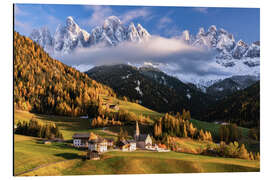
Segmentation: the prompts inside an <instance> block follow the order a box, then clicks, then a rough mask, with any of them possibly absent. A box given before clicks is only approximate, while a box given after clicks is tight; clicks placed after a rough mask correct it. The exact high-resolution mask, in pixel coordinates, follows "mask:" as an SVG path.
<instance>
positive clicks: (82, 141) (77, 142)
mask: <svg viewBox="0 0 270 180" xmlns="http://www.w3.org/2000/svg"><path fill="white" fill-rule="evenodd" d="M89 137H90V133H75V134H74V135H73V136H72V138H73V146H74V147H77V148H87V147H88V140H89Z"/></svg>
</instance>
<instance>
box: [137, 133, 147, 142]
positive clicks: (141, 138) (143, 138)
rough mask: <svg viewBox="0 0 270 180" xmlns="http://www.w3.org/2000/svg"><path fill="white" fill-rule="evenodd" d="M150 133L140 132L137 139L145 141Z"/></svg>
mask: <svg viewBox="0 0 270 180" xmlns="http://www.w3.org/2000/svg"><path fill="white" fill-rule="evenodd" d="M147 136H148V134H140V135H139V137H136V138H137V139H136V140H137V141H145V140H146V138H147Z"/></svg>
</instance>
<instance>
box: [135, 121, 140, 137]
mask: <svg viewBox="0 0 270 180" xmlns="http://www.w3.org/2000/svg"><path fill="white" fill-rule="evenodd" d="M135 135H136V137H139V136H140V129H139V124H138V121H136V134H135Z"/></svg>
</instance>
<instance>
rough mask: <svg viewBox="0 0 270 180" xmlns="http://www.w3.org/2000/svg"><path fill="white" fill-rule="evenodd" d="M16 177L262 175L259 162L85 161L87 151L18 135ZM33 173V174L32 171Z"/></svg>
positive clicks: (168, 156)
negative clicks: (84, 156)
mask: <svg viewBox="0 0 270 180" xmlns="http://www.w3.org/2000/svg"><path fill="white" fill-rule="evenodd" d="M14 155H15V156H14V157H15V172H14V173H15V175H19V176H36V175H38V176H52V175H91V174H145V173H146V174H152V173H196V172H247V171H248V172H249V171H259V167H260V163H259V161H249V160H243V159H231V158H220V157H209V156H202V155H193V154H186V153H176V152H166V153H158V152H143V151H141V152H121V151H115V152H107V153H104V154H103V155H102V158H101V160H99V161H93V160H83V159H82V156H83V155H85V152H84V151H81V150H77V149H74V148H72V147H70V146H68V144H66V143H52V144H42V143H41V141H40V140H38V139H37V138H32V139H31V138H30V139H29V138H28V137H24V136H21V135H15V154H14ZM29 170H30V171H29Z"/></svg>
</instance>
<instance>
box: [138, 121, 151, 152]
mask: <svg viewBox="0 0 270 180" xmlns="http://www.w3.org/2000/svg"><path fill="white" fill-rule="evenodd" d="M134 139H135V142H136V147H138V148H142V149H147V148H150V147H152V139H151V137H150V135H149V134H140V129H139V124H138V121H136V132H135V134H134Z"/></svg>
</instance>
